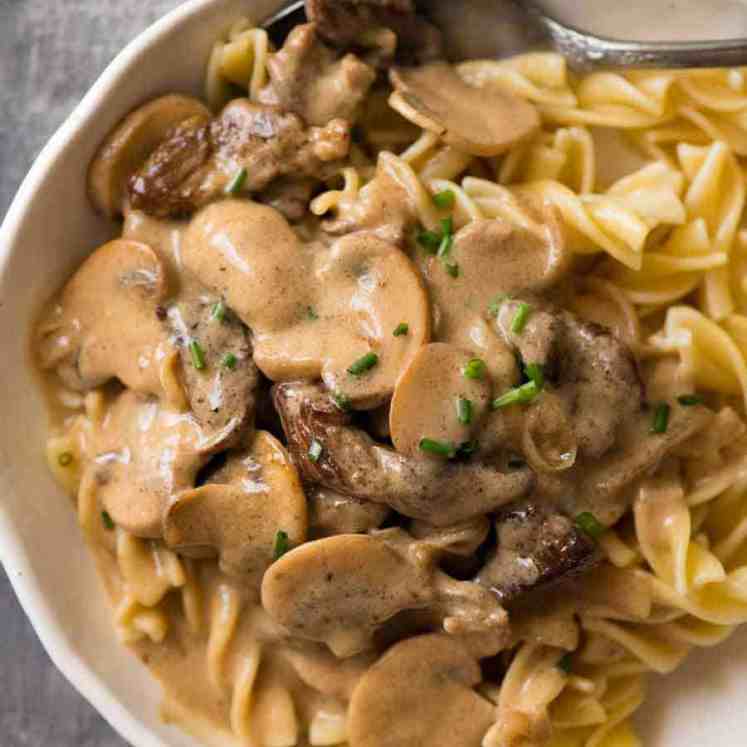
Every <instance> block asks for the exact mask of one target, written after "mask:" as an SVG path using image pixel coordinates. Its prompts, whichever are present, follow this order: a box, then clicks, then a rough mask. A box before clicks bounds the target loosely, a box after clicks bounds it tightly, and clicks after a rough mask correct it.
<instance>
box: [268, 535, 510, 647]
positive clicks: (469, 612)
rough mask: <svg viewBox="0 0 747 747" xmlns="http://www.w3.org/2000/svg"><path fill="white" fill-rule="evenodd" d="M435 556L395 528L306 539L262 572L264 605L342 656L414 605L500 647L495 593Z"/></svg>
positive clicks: (501, 622) (501, 621)
mask: <svg viewBox="0 0 747 747" xmlns="http://www.w3.org/2000/svg"><path fill="white" fill-rule="evenodd" d="M437 555H438V553H437V552H436V551H434V548H433V547H432V546H431V545H429V544H428V543H427V542H425V543H419V542H418V541H416V540H413V539H412V538H411V537H409V536H408V535H407V534H405V532H403V531H402V530H400V529H387V530H382V531H380V532H376V533H374V534H372V535H360V534H340V535H337V536H335V537H327V538H326V539H321V540H315V541H313V542H307V543H306V544H305V545H302V546H301V547H299V548H297V549H295V550H292V551H291V552H290V553H288V554H287V555H284V556H283V557H282V558H281V559H280V560H279V561H278V562H277V563H275V564H274V565H273V566H272V567H271V568H270V569H269V570H268V571H267V573H266V574H265V577H264V579H263V581H262V605H263V606H264V608H265V610H267V612H268V613H269V614H270V616H271V617H272V618H273V619H274V620H275V622H277V623H278V624H280V625H282V626H284V627H285V628H287V629H288V631H289V632H290V633H291V635H295V636H298V637H299V638H306V639H308V640H312V641H319V642H323V643H326V644H327V645H328V646H329V648H330V649H331V650H332V652H333V653H335V654H336V655H337V656H340V657H347V656H352V655H354V654H357V653H359V652H361V651H364V650H366V649H368V648H370V647H371V645H372V638H373V634H374V632H375V631H376V630H377V628H379V627H381V626H382V625H383V624H384V623H385V622H387V620H390V619H391V618H393V617H394V616H395V615H396V614H398V613H399V612H402V611H403V610H418V609H421V610H426V609H427V610H429V611H430V612H432V613H433V615H434V617H435V619H437V620H439V621H441V622H442V624H443V628H444V630H446V631H447V632H449V633H454V634H460V635H462V634H467V633H485V634H486V635H491V636H497V637H498V641H499V643H498V648H500V646H501V645H502V643H503V642H504V641H505V640H506V637H507V635H508V629H507V618H506V613H505V611H504V610H503V609H502V608H501V607H500V605H498V603H497V602H496V600H495V596H494V595H493V594H492V593H490V592H489V591H487V590H486V589H483V588H482V587H481V586H479V585H478V584H475V583H472V582H468V581H456V580H454V579H453V578H451V577H450V576H447V575H446V574H445V573H443V572H442V571H440V570H438V569H437V568H436V566H435V559H436V557H437ZM496 650H497V649H496Z"/></svg>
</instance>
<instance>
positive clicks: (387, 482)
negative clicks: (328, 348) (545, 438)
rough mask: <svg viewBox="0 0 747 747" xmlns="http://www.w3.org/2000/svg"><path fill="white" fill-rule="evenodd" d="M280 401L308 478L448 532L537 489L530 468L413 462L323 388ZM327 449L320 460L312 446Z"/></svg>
mask: <svg viewBox="0 0 747 747" xmlns="http://www.w3.org/2000/svg"><path fill="white" fill-rule="evenodd" d="M273 402H274V403H275V408H276V409H277V411H278V413H279V414H280V418H281V421H282V424H283V430H284V431H285V435H286V437H287V439H288V449H289V451H290V452H291V454H292V455H293V457H294V459H295V461H296V464H297V466H298V468H299V470H300V471H301V473H302V475H303V476H304V477H305V479H307V480H309V481H310V482H314V483H318V484H320V485H324V486H325V487H328V488H331V489H332V490H336V491H339V492H341V493H345V494H347V495H351V496H354V497H356V498H359V499H362V500H367V501H373V502H376V503H385V504H387V505H389V506H391V507H392V508H393V509H395V510H396V511H399V513H401V514H404V515H405V516H409V517H412V518H415V519H423V520H425V521H427V522H429V523H431V524H433V525H434V526H448V525H450V524H456V523H458V522H460V521H463V520H464V519H468V518H470V517H472V516H478V515H480V514H485V513H489V512H491V511H494V510H495V509H496V508H498V507H499V506H502V505H505V504H506V503H509V502H511V501H513V500H516V499H517V498H520V497H522V496H524V495H527V493H528V492H529V491H530V490H531V488H532V485H533V483H534V475H533V473H532V472H531V470H529V469H527V468H526V467H523V468H521V469H517V470H513V471H511V472H501V471H500V470H499V469H498V467H496V466H494V465H492V464H487V463H486V464H483V463H480V462H478V461H471V462H456V461H447V460H441V459H433V458H430V457H410V456H405V455H403V454H398V453H397V452H396V451H393V450H392V449H390V448H387V447H385V446H382V445H380V444H377V443H376V442H375V441H374V440H373V439H372V438H371V437H370V436H369V435H368V434H367V433H366V432H365V431H363V430H361V429H359V428H356V427H354V426H352V425H351V418H350V416H349V415H348V414H346V413H345V412H342V411H341V410H340V409H339V408H338V407H337V406H336V404H335V402H334V400H333V399H332V397H331V396H330V395H329V394H328V393H326V392H325V391H324V389H323V388H322V387H321V386H320V385H315V384H306V383H286V384H277V385H276V386H275V387H273ZM314 440H316V441H319V443H321V445H322V453H321V455H320V456H319V458H318V459H316V460H313V459H312V458H310V456H309V448H310V446H311V443H312V442H313V441H314Z"/></svg>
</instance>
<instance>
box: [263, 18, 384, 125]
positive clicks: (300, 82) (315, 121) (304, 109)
mask: <svg viewBox="0 0 747 747" xmlns="http://www.w3.org/2000/svg"><path fill="white" fill-rule="evenodd" d="M267 73H268V75H269V78H270V83H269V84H268V86H267V87H266V88H264V89H263V90H262V91H261V92H260V101H262V102H263V103H266V104H276V105H278V106H280V107H281V108H282V109H283V110H285V111H290V112H294V113H295V114H298V115H299V116H300V117H301V118H302V119H303V120H304V122H306V123H307V124H310V125H325V124H327V122H329V121H330V120H332V119H335V118H342V119H345V120H347V121H349V122H352V121H354V120H355V115H356V113H357V111H358V109H359V107H360V105H361V104H362V102H363V100H364V98H365V97H366V94H367V93H368V90H369V89H370V88H371V85H372V84H373V82H374V80H375V79H376V71H375V70H374V69H373V68H372V67H370V66H369V65H366V64H365V63H364V62H362V61H361V60H359V59H358V58H357V57H356V56H355V55H353V54H347V55H345V56H344V57H343V58H342V59H338V55H337V54H335V52H333V51H332V50H331V49H329V48H328V47H325V46H324V44H322V43H321V41H320V40H319V38H318V37H317V34H316V27H315V25H314V24H313V23H307V24H303V25H300V26H295V27H294V28H293V29H292V30H291V32H290V33H289V34H288V36H287V38H286V40H285V43H284V44H283V47H282V49H280V50H279V51H278V52H276V53H275V54H272V55H270V57H269V59H268V60H267Z"/></svg>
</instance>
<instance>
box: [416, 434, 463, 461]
mask: <svg viewBox="0 0 747 747" xmlns="http://www.w3.org/2000/svg"><path fill="white" fill-rule="evenodd" d="M420 451H424V452H425V453H426V454H433V455H434V456H440V457H446V458H447V459H453V458H454V457H455V456H456V449H455V448H454V444H452V443H449V442H447V441H436V440H434V439H432V438H421V439H420Z"/></svg>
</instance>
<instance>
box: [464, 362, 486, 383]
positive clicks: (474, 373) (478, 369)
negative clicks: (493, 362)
mask: <svg viewBox="0 0 747 747" xmlns="http://www.w3.org/2000/svg"><path fill="white" fill-rule="evenodd" d="M464 375H465V376H466V377H467V378H468V379H477V380H479V379H482V377H483V376H484V375H485V361H483V360H480V358H472V359H470V360H469V361H467V365H466V366H465V367H464Z"/></svg>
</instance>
